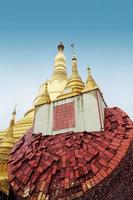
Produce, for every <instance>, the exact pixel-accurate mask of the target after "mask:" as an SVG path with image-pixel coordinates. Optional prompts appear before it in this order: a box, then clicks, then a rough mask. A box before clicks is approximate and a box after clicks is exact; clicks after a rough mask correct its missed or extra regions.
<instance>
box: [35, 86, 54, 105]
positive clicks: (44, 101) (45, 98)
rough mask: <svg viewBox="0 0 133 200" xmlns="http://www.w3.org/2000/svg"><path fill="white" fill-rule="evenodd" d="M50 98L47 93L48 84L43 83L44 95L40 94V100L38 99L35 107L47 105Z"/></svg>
mask: <svg viewBox="0 0 133 200" xmlns="http://www.w3.org/2000/svg"><path fill="white" fill-rule="evenodd" d="M50 102H51V101H50V97H49V93H48V84H47V82H46V83H45V90H44V93H43V94H41V96H40V98H39V99H38V101H37V102H36V103H35V106H40V105H42V104H48V103H50Z"/></svg>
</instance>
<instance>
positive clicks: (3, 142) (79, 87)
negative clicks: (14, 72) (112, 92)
mask: <svg viewBox="0 0 133 200" xmlns="http://www.w3.org/2000/svg"><path fill="white" fill-rule="evenodd" d="M66 66H67V65H66V57H65V55H64V45H63V43H60V44H59V45H58V52H57V55H56V56H55V60H54V69H53V74H52V77H51V79H50V80H48V81H47V82H43V83H42V85H41V86H40V88H39V92H38V94H37V97H36V98H35V99H34V101H33V106H32V107H31V109H29V110H28V111H27V112H26V113H25V115H24V117H23V118H22V119H20V120H19V121H17V122H15V114H16V111H14V112H13V117H12V120H11V122H10V126H9V129H6V130H4V131H1V132H0V191H2V192H4V193H5V194H8V190H9V188H8V174H7V162H8V159H9V155H10V151H11V149H12V148H13V146H14V144H15V142H16V141H17V140H18V139H20V138H21V137H22V136H23V135H24V133H25V132H26V131H27V130H28V129H29V128H31V127H32V126H33V120H34V113H35V107H36V106H40V105H42V104H45V103H50V102H51V101H55V100H57V99H63V98H68V97H71V96H74V95H78V94H80V93H82V92H83V91H86V90H93V89H96V88H98V86H97V84H96V83H95V81H94V79H93V77H92V75H91V74H90V70H89V75H88V79H87V82H86V84H84V82H83V81H82V79H81V77H80V76H79V73H78V69H77V58H76V56H75V55H73V58H72V73H71V76H70V78H68V75H67V67H66Z"/></svg>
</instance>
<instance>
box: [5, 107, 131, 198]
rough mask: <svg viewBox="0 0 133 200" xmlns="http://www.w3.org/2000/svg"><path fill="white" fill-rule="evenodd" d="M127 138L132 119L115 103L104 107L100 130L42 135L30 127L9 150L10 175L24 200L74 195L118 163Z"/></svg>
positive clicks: (85, 188)
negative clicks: (114, 105)
mask: <svg viewBox="0 0 133 200" xmlns="http://www.w3.org/2000/svg"><path fill="white" fill-rule="evenodd" d="M88 123H89V122H88ZM132 140H133V123H132V121H131V120H130V119H129V117H128V116H127V115H126V114H125V113H124V112H123V111H121V110H120V109H119V108H107V109H106V110H105V131H103V132H91V133H90V132H82V133H73V132H68V133H63V134H58V135H53V136H42V135H41V134H37V135H35V134H32V129H30V130H29V131H28V132H27V133H26V134H25V135H24V137H23V138H22V139H21V140H20V141H19V142H18V143H17V144H16V146H15V148H14V149H13V151H12V153H11V159H10V161H9V164H8V168H9V181H10V183H11V185H12V187H13V189H14V191H15V192H16V194H17V195H18V196H20V197H22V196H28V195H29V196H28V200H30V199H32V200H35V199H38V200H41V199H42V200H43V199H52V200H54V199H56V200H57V199H58V200H66V199H77V198H78V197H80V196H83V195H84V194H86V193H87V192H88V191H89V190H90V189H91V188H93V187H94V186H96V185H97V184H98V183H100V182H102V180H103V179H105V178H107V176H109V174H111V173H112V172H113V170H114V169H115V168H117V166H118V165H119V162H120V161H121V159H122V158H123V157H124V156H125V154H126V152H127V149H128V147H129V145H130V143H131V142H132Z"/></svg>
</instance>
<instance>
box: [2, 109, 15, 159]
mask: <svg viewBox="0 0 133 200" xmlns="http://www.w3.org/2000/svg"><path fill="white" fill-rule="evenodd" d="M15 115H16V109H15V110H14V112H13V113H12V119H11V121H10V126H9V129H8V131H7V133H6V135H5V137H4V138H3V139H2V140H1V141H0V159H3V160H8V159H9V155H10V152H11V150H12V148H13V147H14V144H15V139H14V136H13V129H14V124H15Z"/></svg>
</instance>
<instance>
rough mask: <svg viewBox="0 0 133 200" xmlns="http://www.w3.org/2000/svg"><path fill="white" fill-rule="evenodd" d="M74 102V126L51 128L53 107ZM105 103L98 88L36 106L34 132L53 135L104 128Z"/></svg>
mask: <svg viewBox="0 0 133 200" xmlns="http://www.w3.org/2000/svg"><path fill="white" fill-rule="evenodd" d="M72 102H73V103H74V111H75V127H72V128H64V129H61V130H56V131H55V130H53V112H54V111H53V110H54V107H56V106H59V105H65V104H67V103H72ZM105 107H106V104H105V102H104V100H103V97H102V96H101V93H100V92H99V90H94V91H91V92H86V93H83V94H80V95H78V96H75V97H71V98H67V99H63V100H58V101H55V102H52V103H51V104H45V105H42V106H40V107H37V108H36V112H35V118H34V133H43V134H44V135H54V134H59V133H65V132H69V131H73V132H81V131H87V132H93V131H94V132H95V131H101V130H103V129H104V109H105Z"/></svg>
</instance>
